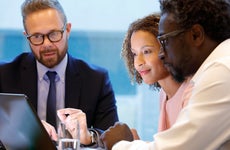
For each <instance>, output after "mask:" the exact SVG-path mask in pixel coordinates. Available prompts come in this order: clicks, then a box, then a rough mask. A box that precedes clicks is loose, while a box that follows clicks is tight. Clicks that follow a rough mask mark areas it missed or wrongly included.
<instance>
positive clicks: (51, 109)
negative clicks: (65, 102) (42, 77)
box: [46, 71, 57, 128]
mask: <svg viewBox="0 0 230 150" xmlns="http://www.w3.org/2000/svg"><path fill="white" fill-rule="evenodd" d="M46 74H47V76H48V78H49V80H50V86H49V93H48V97H47V107H46V121H47V122H48V123H50V124H51V125H53V126H54V128H56V116H57V115H56V84H55V77H56V74H57V73H56V72H55V71H53V72H51V71H47V73H46Z"/></svg>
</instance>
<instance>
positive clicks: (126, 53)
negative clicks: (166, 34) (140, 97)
mask: <svg viewBox="0 0 230 150" xmlns="http://www.w3.org/2000/svg"><path fill="white" fill-rule="evenodd" d="M159 20H160V15H159V14H157V13H156V14H150V15H148V16H146V17H144V18H142V19H138V20H136V21H134V22H133V23H131V24H130V25H129V28H128V31H127V33H126V36H125V38H124V41H123V45H122V51H121V56H122V58H123V60H124V61H125V64H126V67H127V69H128V72H129V76H130V78H131V82H132V83H133V82H135V81H136V82H137V83H138V84H141V83H142V81H143V79H142V77H141V75H140V74H139V73H138V72H137V71H136V69H135V67H134V56H133V53H132V51H131V36H132V34H133V33H134V32H136V31H139V30H142V31H147V32H149V33H152V34H153V35H154V36H156V37H157V35H158V25H159ZM153 86H155V87H159V84H158V83H154V84H153Z"/></svg>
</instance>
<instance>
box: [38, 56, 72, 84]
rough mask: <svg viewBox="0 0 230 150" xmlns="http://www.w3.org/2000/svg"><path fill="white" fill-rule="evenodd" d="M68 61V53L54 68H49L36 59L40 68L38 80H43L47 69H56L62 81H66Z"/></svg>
mask: <svg viewBox="0 0 230 150" xmlns="http://www.w3.org/2000/svg"><path fill="white" fill-rule="evenodd" d="M67 61H68V56H67V54H66V55H65V57H64V59H63V60H62V61H61V62H60V63H59V64H58V65H56V66H55V67H53V68H47V67H46V66H44V65H43V64H41V63H40V62H38V61H37V60H36V65H37V70H38V80H39V81H42V80H43V77H44V75H45V74H46V72H47V71H56V72H57V74H58V77H59V78H60V80H61V82H64V81H65V70H66V66H67Z"/></svg>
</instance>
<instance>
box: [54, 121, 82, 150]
mask: <svg viewBox="0 0 230 150" xmlns="http://www.w3.org/2000/svg"><path fill="white" fill-rule="evenodd" d="M58 150H80V131H79V123H78V121H75V122H74V123H73V122H72V124H71V125H68V124H65V123H63V122H59V124H58Z"/></svg>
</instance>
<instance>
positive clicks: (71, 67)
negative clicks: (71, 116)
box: [65, 55, 82, 108]
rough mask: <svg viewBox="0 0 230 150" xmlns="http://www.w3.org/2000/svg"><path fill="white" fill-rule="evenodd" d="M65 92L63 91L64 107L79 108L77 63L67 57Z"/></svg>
mask: <svg viewBox="0 0 230 150" xmlns="http://www.w3.org/2000/svg"><path fill="white" fill-rule="evenodd" d="M65 80H66V85H65V86H66V88H65V89H66V90H65V107H66V108H68V107H72V108H79V100H80V93H81V85H82V82H81V76H80V73H79V65H78V64H77V61H76V60H74V58H72V57H71V56H69V55H68V63H67V68H66V79H65Z"/></svg>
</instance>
